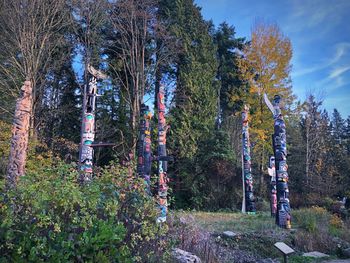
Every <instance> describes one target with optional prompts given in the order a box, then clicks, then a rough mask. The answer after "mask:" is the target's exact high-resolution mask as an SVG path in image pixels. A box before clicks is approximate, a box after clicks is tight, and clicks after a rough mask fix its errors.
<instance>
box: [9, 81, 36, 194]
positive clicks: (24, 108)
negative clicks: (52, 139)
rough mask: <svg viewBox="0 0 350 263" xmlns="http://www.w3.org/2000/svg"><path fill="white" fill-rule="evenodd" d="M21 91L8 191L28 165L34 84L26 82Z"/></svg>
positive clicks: (10, 161)
mask: <svg viewBox="0 0 350 263" xmlns="http://www.w3.org/2000/svg"><path fill="white" fill-rule="evenodd" d="M21 91H22V94H21V97H20V98H19V99H18V100H17V103H16V111H15V117H14V120H13V125H12V138H11V150H10V157H9V163H8V167H7V175H6V187H7V189H9V188H14V187H16V184H17V180H18V177H20V176H23V175H24V169H25V165H26V158H27V148H28V135H29V125H30V116H31V111H32V83H31V82H30V81H25V82H24V85H23V86H22V88H21Z"/></svg>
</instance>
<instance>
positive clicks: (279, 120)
mask: <svg viewBox="0 0 350 263" xmlns="http://www.w3.org/2000/svg"><path fill="white" fill-rule="evenodd" d="M264 99H265V103H266V104H267V106H268V107H269V109H270V110H271V112H272V113H273V118H274V134H273V136H272V138H273V140H272V142H273V151H274V155H275V165H276V180H277V211H276V224H277V225H278V226H280V227H283V228H291V209H290V205H289V189H288V172H287V170H288V165H287V142H286V124H285V122H284V120H283V116H282V113H281V109H280V102H281V97H280V96H279V95H275V97H274V99H273V105H272V104H271V102H270V101H269V99H268V98H267V95H266V94H264Z"/></svg>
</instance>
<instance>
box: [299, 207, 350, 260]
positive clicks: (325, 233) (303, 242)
mask: <svg viewBox="0 0 350 263" xmlns="http://www.w3.org/2000/svg"><path fill="white" fill-rule="evenodd" d="M293 218H294V222H295V223H296V225H297V226H299V227H300V228H302V229H301V230H300V231H298V232H297V233H296V235H295V244H296V246H297V247H299V248H301V249H302V250H304V251H312V250H318V251H322V252H326V253H333V254H335V253H336V251H337V249H338V246H339V245H342V244H343V243H344V242H346V241H347V240H348V239H349V238H348V237H349V236H350V230H349V229H348V228H347V227H346V225H345V223H344V222H343V221H342V220H341V218H340V217H339V216H338V215H335V214H333V215H332V214H331V213H330V212H328V211H327V210H326V209H325V208H322V207H317V206H316V207H311V208H303V209H300V210H294V211H293ZM303 230H304V231H303ZM342 240H345V241H342Z"/></svg>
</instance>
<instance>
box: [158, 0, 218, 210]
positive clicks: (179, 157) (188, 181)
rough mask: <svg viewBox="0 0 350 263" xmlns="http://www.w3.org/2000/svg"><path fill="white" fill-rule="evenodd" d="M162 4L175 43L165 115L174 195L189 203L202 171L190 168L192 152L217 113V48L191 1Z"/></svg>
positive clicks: (168, 1)
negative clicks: (169, 104)
mask: <svg viewBox="0 0 350 263" xmlns="http://www.w3.org/2000/svg"><path fill="white" fill-rule="evenodd" d="M161 6H162V8H164V11H163V13H164V14H165V17H164V19H165V20H167V21H169V31H170V32H171V34H172V35H174V36H175V37H176V39H177V40H178V42H179V54H178V56H177V58H176V59H175V62H174V68H175V76H176V90H175V94H174V98H173V101H174V107H173V108H172V109H171V110H170V115H171V116H170V119H169V120H170V124H171V132H170V136H169V142H170V143H169V148H170V149H171V151H172V155H174V156H175V157H176V162H175V164H174V170H175V171H174V172H175V176H176V178H177V185H176V186H175V191H176V194H177V197H178V199H179V198H180V199H181V200H183V201H184V202H191V201H194V200H193V198H195V196H194V195H195V194H197V193H198V192H197V189H194V188H195V185H197V184H196V183H194V182H195V181H201V180H202V178H201V176H203V175H201V174H198V173H197V171H195V170H194V167H195V163H194V162H195V161H194V160H195V156H196V155H197V154H198V153H199V151H200V149H199V145H200V142H201V141H205V140H207V139H208V137H209V135H210V130H211V129H213V128H214V123H215V117H216V112H217V111H216V110H217V85H216V83H215V82H214V80H215V75H216V71H217V64H216V57H215V52H216V50H215V46H214V43H213V40H212V38H211V36H210V34H209V25H208V23H207V22H206V21H204V19H203V18H202V15H201V13H200V9H199V8H198V7H197V6H196V5H195V4H194V2H193V1H192V0H179V1H170V0H164V1H161ZM178 201H179V202H181V201H180V200H178ZM192 204H193V205H195V204H194V203H192ZM197 204H198V202H197Z"/></svg>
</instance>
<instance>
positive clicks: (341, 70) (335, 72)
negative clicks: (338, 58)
mask: <svg viewBox="0 0 350 263" xmlns="http://www.w3.org/2000/svg"><path fill="white" fill-rule="evenodd" d="M349 69H350V66H343V67H337V68H335V69H333V70H332V71H331V73H330V74H329V76H328V78H330V79H335V78H338V77H340V76H341V75H342V74H343V73H345V72H346V71H348V70H349Z"/></svg>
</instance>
